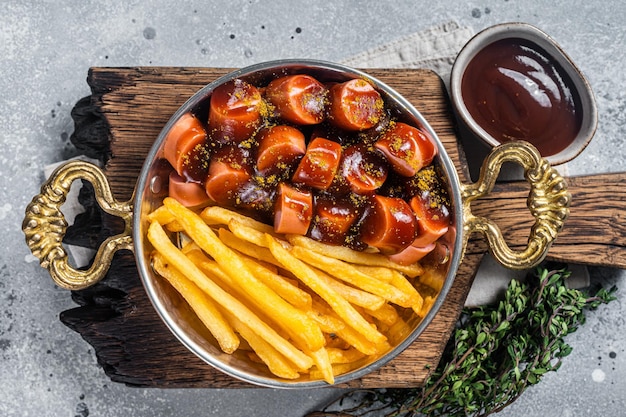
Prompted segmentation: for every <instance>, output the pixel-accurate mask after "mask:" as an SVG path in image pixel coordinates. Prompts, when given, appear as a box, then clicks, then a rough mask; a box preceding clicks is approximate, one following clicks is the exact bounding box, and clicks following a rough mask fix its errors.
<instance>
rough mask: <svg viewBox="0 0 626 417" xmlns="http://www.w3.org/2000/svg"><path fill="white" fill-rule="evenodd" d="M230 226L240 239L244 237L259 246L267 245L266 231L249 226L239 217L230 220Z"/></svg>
mask: <svg viewBox="0 0 626 417" xmlns="http://www.w3.org/2000/svg"><path fill="white" fill-rule="evenodd" d="M228 228H229V229H230V231H231V232H233V234H234V235H235V236H237V237H238V238H239V239H243V240H245V241H247V242H250V243H253V244H255V245H257V246H261V247H267V242H266V241H265V233H264V232H261V231H259V230H257V229H255V228H253V227H250V226H247V225H245V224H244V223H242V222H240V221H239V220H237V219H231V220H230V221H229V222H228Z"/></svg>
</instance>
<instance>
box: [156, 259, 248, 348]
mask: <svg viewBox="0 0 626 417" xmlns="http://www.w3.org/2000/svg"><path fill="white" fill-rule="evenodd" d="M153 267H154V269H155V270H156V271H157V272H158V273H159V275H160V276H162V277H163V278H165V279H166V280H167V281H168V282H169V283H170V284H171V285H172V287H174V289H175V290H176V291H178V293H179V294H180V295H181V296H182V297H183V298H184V299H185V301H187V304H189V306H190V307H191V309H192V310H193V311H194V312H195V313H196V315H197V316H198V318H199V319H200V321H202V323H203V324H204V325H205V326H206V328H207V329H209V331H210V332H211V334H212V335H213V337H215V340H217V343H218V344H219V346H220V348H221V349H222V351H224V352H226V353H233V352H234V351H236V350H237V348H238V347H239V338H238V337H237V335H236V334H235V332H234V331H233V328H232V327H231V325H230V324H229V323H228V322H227V321H226V320H225V319H224V317H223V316H222V313H220V311H219V309H218V308H217V306H216V305H215V303H214V301H213V300H212V299H210V298H209V297H208V296H207V295H206V294H205V293H204V292H203V291H202V290H200V288H198V286H197V285H196V284H194V283H193V282H191V281H190V280H189V279H188V278H187V277H185V275H183V274H182V273H180V271H178V270H177V269H175V268H173V267H172V266H170V265H167V261H165V260H164V259H163V255H161V254H160V253H157V254H156V255H155V256H154V257H153Z"/></svg>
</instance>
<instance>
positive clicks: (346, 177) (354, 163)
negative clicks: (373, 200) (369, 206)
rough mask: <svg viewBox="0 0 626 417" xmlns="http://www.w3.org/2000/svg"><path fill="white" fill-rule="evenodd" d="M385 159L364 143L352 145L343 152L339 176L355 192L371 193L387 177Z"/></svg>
mask: <svg viewBox="0 0 626 417" xmlns="http://www.w3.org/2000/svg"><path fill="white" fill-rule="evenodd" d="M387 174H388V169H387V166H386V164H385V161H384V160H383V159H382V158H381V157H380V155H378V154H377V153H375V152H372V151H370V150H369V149H368V148H367V147H366V146H365V145H352V146H349V147H347V148H346V149H345V150H344V152H343V158H342V161H341V177H342V180H343V181H346V182H347V184H348V186H349V188H350V190H351V191H352V192H353V193H356V194H371V193H374V192H375V191H376V190H378V189H379V188H380V187H381V186H382V185H383V183H384V182H385V180H386V179H387Z"/></svg>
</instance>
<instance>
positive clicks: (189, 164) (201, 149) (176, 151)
mask: <svg viewBox="0 0 626 417" xmlns="http://www.w3.org/2000/svg"><path fill="white" fill-rule="evenodd" d="M206 140H207V134H206V130H205V129H204V126H203V125H202V122H200V120H198V118H196V117H195V116H194V115H193V114H191V113H186V114H184V115H182V116H181V117H180V119H178V120H177V121H176V122H175V123H174V125H173V126H172V127H171V129H170V130H169V132H168V133H167V137H166V138H165V143H164V145H163V156H164V157H165V159H167V160H168V162H169V163H170V164H171V165H172V167H173V168H174V170H176V172H177V173H178V175H180V176H181V177H184V178H186V179H190V180H192V181H202V180H203V179H204V176H205V175H206V172H207V164H206V160H207V158H208V153H207V149H206Z"/></svg>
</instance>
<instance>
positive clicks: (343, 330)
mask: <svg viewBox="0 0 626 417" xmlns="http://www.w3.org/2000/svg"><path fill="white" fill-rule="evenodd" d="M313 305H314V310H313V312H312V313H311V314H312V317H313V318H314V319H315V320H316V321H317V322H318V323H319V325H320V327H321V328H322V330H323V331H324V332H325V333H326V334H329V335H332V338H333V340H334V341H335V342H336V341H337V340H338V339H340V340H342V341H344V342H345V343H347V344H348V345H349V346H353V347H354V348H355V349H357V350H358V351H359V352H363V354H365V355H374V354H376V353H377V352H378V347H377V346H376V345H375V344H374V343H372V342H370V341H369V340H367V339H366V338H365V337H364V336H363V335H362V334H360V333H359V332H357V331H356V330H354V329H353V328H352V327H350V326H348V325H346V324H345V322H344V321H343V320H341V319H340V318H339V317H337V316H336V315H335V314H334V312H333V311H332V310H330V311H325V312H322V310H323V308H319V307H318V308H316V307H315V303H314V304H313Z"/></svg>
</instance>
